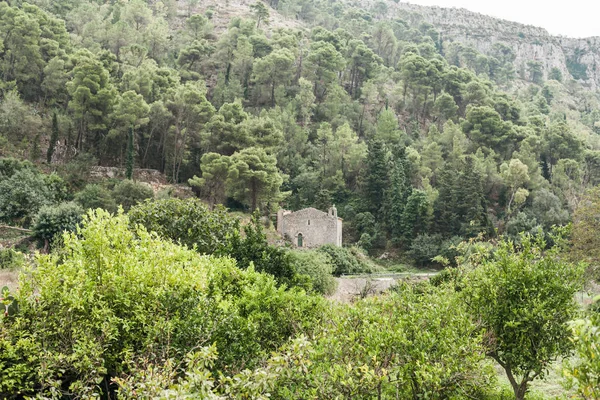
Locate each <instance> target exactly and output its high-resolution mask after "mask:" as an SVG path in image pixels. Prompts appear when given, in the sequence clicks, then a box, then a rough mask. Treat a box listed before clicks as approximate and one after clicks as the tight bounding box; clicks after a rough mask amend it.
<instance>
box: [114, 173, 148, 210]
mask: <svg viewBox="0 0 600 400" xmlns="http://www.w3.org/2000/svg"><path fill="white" fill-rule="evenodd" d="M113 197H114V199H115V202H116V203H117V204H118V205H121V206H123V209H124V210H125V211H128V210H129V209H130V208H131V207H133V206H135V205H136V204H138V203H141V202H142V201H144V200H146V199H151V198H153V197H154V191H153V190H152V188H151V187H150V186H149V185H147V184H145V183H138V182H134V181H131V180H124V181H121V182H119V183H118V184H117V185H116V186H115V188H114V190H113Z"/></svg>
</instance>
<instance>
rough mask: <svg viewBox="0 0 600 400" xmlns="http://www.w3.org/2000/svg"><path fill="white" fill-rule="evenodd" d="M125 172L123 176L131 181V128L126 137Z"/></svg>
mask: <svg viewBox="0 0 600 400" xmlns="http://www.w3.org/2000/svg"><path fill="white" fill-rule="evenodd" d="M126 168H127V170H126V172H125V176H126V178H127V179H133V127H130V128H129V134H128V137H127V166H126Z"/></svg>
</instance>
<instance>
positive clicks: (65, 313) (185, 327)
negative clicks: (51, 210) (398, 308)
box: [0, 210, 325, 398]
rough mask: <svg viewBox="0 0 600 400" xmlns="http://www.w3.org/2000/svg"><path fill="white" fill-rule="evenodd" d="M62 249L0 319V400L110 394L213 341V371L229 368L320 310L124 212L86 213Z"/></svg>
mask: <svg viewBox="0 0 600 400" xmlns="http://www.w3.org/2000/svg"><path fill="white" fill-rule="evenodd" d="M63 246H64V247H63V248H62V249H61V251H60V252H59V253H57V254H53V255H41V256H39V257H38V258H37V265H36V268H35V269H32V270H31V271H28V273H27V274H23V276H22V277H21V280H20V282H19V285H20V287H21V290H20V292H19V293H18V295H17V296H15V297H17V299H16V300H18V302H19V307H20V310H19V312H18V314H17V315H16V316H11V317H9V318H4V319H2V320H0V398H13V397H15V396H17V397H22V396H31V395H34V394H38V395H39V396H41V397H45V398H50V397H53V396H52V393H54V392H55V390H56V388H68V390H69V393H70V396H74V397H79V398H82V397H86V398H92V397H96V396H95V395H94V393H96V392H102V391H103V392H104V395H103V396H100V397H105V398H107V397H108V393H107V392H106V390H107V389H110V390H111V391H112V390H114V389H115V387H114V386H112V387H111V386H110V385H111V381H112V378H115V377H121V378H122V377H124V376H126V375H128V374H129V372H130V371H131V366H132V365H134V364H135V363H136V362H139V361H143V360H145V361H146V362H148V363H150V364H154V365H161V366H162V365H165V364H166V363H170V362H172V363H174V365H179V364H180V363H181V362H183V360H184V357H185V354H187V353H189V352H191V351H192V350H195V349H197V348H198V347H199V346H202V345H203V344H207V345H208V344H213V343H214V344H215V346H216V350H217V351H218V354H219V357H220V358H219V363H217V364H216V365H215V368H219V369H220V370H226V371H231V372H233V373H236V372H238V371H240V370H241V369H242V368H253V367H255V366H256V364H257V362H258V361H260V360H262V359H264V358H266V357H267V356H268V354H269V353H270V352H272V351H275V350H276V349H277V348H278V347H280V346H281V345H282V344H283V343H284V342H285V341H287V340H288V339H289V337H290V336H295V335H297V334H300V333H305V334H312V331H313V330H314V328H315V327H316V326H319V324H320V316H321V315H322V314H323V311H324V307H325V302H324V300H323V299H321V298H320V297H319V296H308V295H306V294H305V293H304V292H303V291H302V290H285V289H283V288H278V287H277V285H276V283H275V281H274V279H273V278H272V277H269V276H268V275H264V274H259V273H257V272H255V271H253V270H252V269H248V270H247V271H242V270H240V269H238V268H236V267H235V265H234V262H233V260H231V259H227V258H222V259H221V258H212V257H206V256H201V255H199V254H198V253H196V252H194V251H192V250H188V249H185V248H183V247H180V246H178V245H176V244H174V243H172V242H170V241H165V240H162V239H160V238H158V237H157V236H156V235H154V234H151V233H148V232H147V231H146V230H145V229H144V228H143V227H140V229H139V230H138V231H137V233H135V234H134V233H133V232H131V230H130V228H129V220H128V218H127V217H126V216H125V215H123V214H119V215H117V216H114V217H111V216H110V215H109V214H108V213H106V212H105V211H102V210H98V211H96V212H91V213H90V214H88V215H87V216H85V217H84V222H83V223H82V227H81V228H80V230H79V233H78V235H75V234H69V235H65V237H64V244H63ZM111 398H112V397H111Z"/></svg>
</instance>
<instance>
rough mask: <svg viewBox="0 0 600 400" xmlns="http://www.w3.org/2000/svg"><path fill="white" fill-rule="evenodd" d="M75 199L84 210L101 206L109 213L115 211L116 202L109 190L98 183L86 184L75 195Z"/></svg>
mask: <svg viewBox="0 0 600 400" xmlns="http://www.w3.org/2000/svg"><path fill="white" fill-rule="evenodd" d="M75 201H76V202H77V203H78V204H79V205H81V207H83V208H84V209H85V210H89V209H92V210H95V209H96V208H101V209H103V210H106V211H108V212H111V213H115V212H116V211H117V203H116V202H115V199H113V197H112V194H111V192H110V190H108V189H106V188H105V187H104V186H101V185H98V184H89V185H86V186H85V187H84V188H83V189H82V190H81V191H80V192H79V193H77V194H76V195H75Z"/></svg>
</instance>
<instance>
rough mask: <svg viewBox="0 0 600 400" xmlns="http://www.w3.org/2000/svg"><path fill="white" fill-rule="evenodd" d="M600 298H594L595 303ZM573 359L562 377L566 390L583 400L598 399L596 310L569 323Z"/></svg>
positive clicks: (598, 329) (599, 339)
mask: <svg viewBox="0 0 600 400" xmlns="http://www.w3.org/2000/svg"><path fill="white" fill-rule="evenodd" d="M598 300H600V297H597V298H596V302H598ZM570 329H571V332H572V334H573V344H574V346H575V357H574V358H573V359H572V360H569V361H567V362H565V368H563V375H564V376H565V378H567V382H566V386H567V388H568V389H576V390H577V393H578V394H579V395H580V396H581V398H583V399H598V398H600V346H599V344H600V313H598V311H597V310H594V311H592V313H591V314H590V315H589V316H588V317H587V318H583V319H578V320H575V321H572V322H571V323H570Z"/></svg>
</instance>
